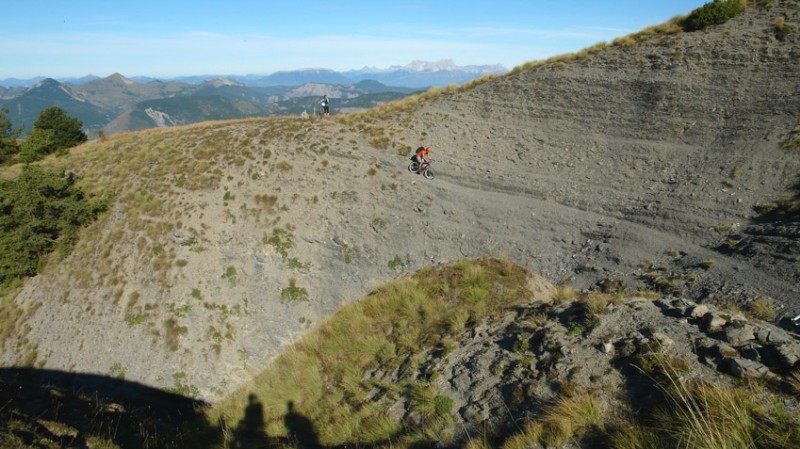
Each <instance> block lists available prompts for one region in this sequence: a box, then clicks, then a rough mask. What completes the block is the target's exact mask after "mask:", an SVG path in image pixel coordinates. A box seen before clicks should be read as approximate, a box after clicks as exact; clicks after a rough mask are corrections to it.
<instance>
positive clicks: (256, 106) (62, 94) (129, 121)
mask: <svg viewBox="0 0 800 449" xmlns="http://www.w3.org/2000/svg"><path fill="white" fill-rule="evenodd" d="M505 71H506V69H505V68H504V67H502V66H500V65H482V66H457V65H455V64H454V63H453V61H451V60H443V61H438V62H424V61H414V62H412V63H410V64H408V65H405V66H393V67H390V68H388V69H377V68H371V67H364V68H363V69H361V70H352V71H348V72H343V73H339V72H336V71H333V70H328V69H305V70H294V71H285V72H276V73H273V74H270V75H267V76H263V75H244V76H240V75H227V76H220V75H202V76H191V77H178V78H171V79H164V80H162V79H156V78H149V77H134V78H127V77H125V76H123V75H121V74H119V73H115V74H113V75H110V76H108V77H106V78H100V77H97V76H94V75H87V76H85V77H82V78H69V79H62V80H55V79H52V78H46V77H37V78H32V79H27V80H21V79H16V78H8V79H5V80H0V108H5V109H7V110H8V111H9V113H8V116H9V119H11V123H12V124H13V126H14V127H15V128H16V127H19V126H22V127H23V129H24V130H25V131H29V130H30V129H31V128H32V126H33V122H34V121H35V120H36V118H37V117H38V115H39V113H40V112H41V111H42V110H43V109H45V108H47V107H49V106H58V107H61V108H62V109H64V110H65V111H66V112H67V113H68V114H70V115H71V116H73V117H76V118H78V119H80V120H81V121H83V125H84V128H85V129H86V130H87V132H88V133H89V134H90V136H91V135H95V134H97V133H98V132H100V131H103V132H104V133H106V134H113V133H118V132H124V131H133V130H140V129H147V128H152V127H158V126H174V125H181V124H189V123H194V122H198V121H203V120H215V119H225V118H241V117H250V116H264V115H276V114H300V113H302V112H304V111H305V112H307V113H313V112H315V106H316V99H318V98H319V97H321V96H322V95H324V94H327V95H328V96H329V97H330V98H331V99H332V100H333V102H332V103H333V105H332V106H333V109H334V113H336V111H339V112H352V111H357V110H363V109H367V108H370V107H374V106H377V105H379V104H381V103H384V102H387V101H393V100H396V99H399V98H402V97H404V96H407V95H409V94H411V93H413V92H416V91H420V90H424V89H427V88H429V87H434V86H443V85H449V84H461V83H465V82H467V81H470V80H472V79H475V78H479V77H481V76H484V75H488V74H496V73H503V72H505Z"/></svg>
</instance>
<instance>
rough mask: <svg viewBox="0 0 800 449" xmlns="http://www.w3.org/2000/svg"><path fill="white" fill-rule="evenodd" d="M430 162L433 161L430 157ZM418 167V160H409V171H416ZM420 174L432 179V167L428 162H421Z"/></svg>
mask: <svg viewBox="0 0 800 449" xmlns="http://www.w3.org/2000/svg"><path fill="white" fill-rule="evenodd" d="M431 162H433V160H432V159H431ZM418 168H419V162H417V161H411V163H410V164H409V165H408V171H410V172H411V173H417V169H418ZM422 176H424V177H425V179H433V177H434V176H435V175H434V173H433V169H432V168H431V164H430V162H423V163H422Z"/></svg>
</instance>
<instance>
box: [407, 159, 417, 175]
mask: <svg viewBox="0 0 800 449" xmlns="http://www.w3.org/2000/svg"><path fill="white" fill-rule="evenodd" d="M418 168H419V164H418V163H417V162H416V161H414V162H412V163H410V164H409V165H408V171H410V172H411V173H416V172H417V169H418Z"/></svg>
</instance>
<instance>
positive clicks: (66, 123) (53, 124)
mask: <svg viewBox="0 0 800 449" xmlns="http://www.w3.org/2000/svg"><path fill="white" fill-rule="evenodd" d="M82 127H83V122H82V121H80V120H78V119H77V118H74V117H70V116H69V114H67V113H66V111H64V110H63V109H61V108H59V107H58V106H50V107H49V108H47V109H45V110H43V111H42V112H41V113H40V114H39V117H38V118H36V121H35V122H33V129H34V130H37V129H41V130H53V141H52V146H51V147H50V148H48V150H49V151H47V153H51V152H55V151H59V150H64V149H67V148H71V147H74V146H76V145H78V144H81V143H83V142H86V141H87V140H89V138H88V137H87V136H86V133H85V132H83V130H82V129H81V128H82Z"/></svg>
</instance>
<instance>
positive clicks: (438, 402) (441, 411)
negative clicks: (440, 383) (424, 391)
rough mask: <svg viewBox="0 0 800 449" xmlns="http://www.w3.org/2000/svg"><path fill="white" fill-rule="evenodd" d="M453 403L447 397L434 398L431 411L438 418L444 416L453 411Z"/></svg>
mask: <svg viewBox="0 0 800 449" xmlns="http://www.w3.org/2000/svg"><path fill="white" fill-rule="evenodd" d="M454 404H455V402H454V401H453V400H452V399H450V398H448V397H447V396H436V397H434V398H433V409H434V410H435V411H436V414H437V415H438V416H445V415H447V414H448V413H450V410H452V409H453V405H454Z"/></svg>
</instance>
